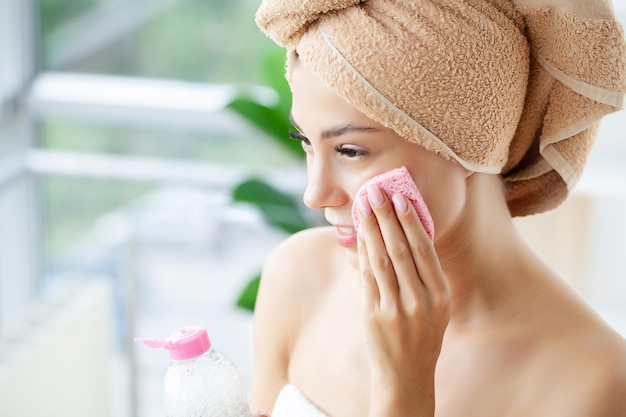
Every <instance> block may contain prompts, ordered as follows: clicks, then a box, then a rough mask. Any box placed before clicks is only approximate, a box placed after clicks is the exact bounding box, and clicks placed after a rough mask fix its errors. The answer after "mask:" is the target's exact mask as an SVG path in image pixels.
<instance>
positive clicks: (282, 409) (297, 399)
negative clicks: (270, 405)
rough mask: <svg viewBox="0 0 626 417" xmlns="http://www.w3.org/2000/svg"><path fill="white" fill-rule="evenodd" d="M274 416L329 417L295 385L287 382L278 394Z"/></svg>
mask: <svg viewBox="0 0 626 417" xmlns="http://www.w3.org/2000/svg"><path fill="white" fill-rule="evenodd" d="M272 417H328V416H327V415H326V414H324V413H322V412H321V411H320V410H319V409H318V408H317V407H316V406H315V405H314V404H313V403H311V401H309V399H308V398H307V397H306V396H305V395H304V394H303V393H302V391H300V390H299V389H298V388H297V387H296V386H295V385H292V384H287V385H285V386H284V387H283V389H282V390H281V391H280V393H279V394H278V398H277V399H276V403H275V404H274V411H273V412H272Z"/></svg>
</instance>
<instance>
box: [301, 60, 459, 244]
mask: <svg viewBox="0 0 626 417" xmlns="http://www.w3.org/2000/svg"><path fill="white" fill-rule="evenodd" d="M290 65H291V88H292V92H293V107H292V119H293V122H294V125H295V126H296V127H297V128H298V130H299V132H298V133H296V134H295V135H292V136H295V137H296V138H297V139H300V140H302V147H303V149H304V151H305V152H306V155H307V158H306V159H307V180H308V184H307V188H306V191H305V193H304V202H305V204H306V205H307V206H309V207H310V208H312V209H323V210H324V213H325V217H326V220H327V221H328V222H329V223H330V224H332V225H333V226H334V227H335V233H336V237H337V242H338V243H339V244H340V245H341V246H344V247H346V248H347V249H348V250H350V251H354V252H355V254H356V234H355V230H354V225H353V222H352V202H353V198H354V196H355V194H356V193H357V191H358V189H359V188H360V186H361V185H362V184H363V183H364V182H365V181H367V180H368V179H370V178H372V177H373V176H375V175H378V174H381V173H383V172H385V171H388V170H391V169H394V168H398V167H400V166H406V167H407V169H408V170H409V172H410V173H411V176H412V177H413V180H414V181H415V183H416V184H417V187H418V189H419V190H420V192H421V194H422V196H423V198H424V201H425V203H426V205H427V206H428V208H429V210H430V213H431V215H432V217H433V221H434V224H435V238H436V242H437V240H440V239H441V238H443V237H444V236H445V235H446V233H447V232H448V231H449V230H450V229H451V228H452V227H453V226H454V225H455V223H456V221H457V220H458V219H459V218H460V216H461V215H462V210H463V205H464V202H465V180H466V178H467V176H468V171H466V170H465V169H464V168H462V167H461V166H459V165H458V164H456V163H453V162H450V161H447V160H445V159H443V158H442V157H440V156H438V155H436V154H434V153H432V152H429V151H427V150H426V149H424V148H422V147H420V146H418V145H415V144H412V143H410V142H409V141H407V140H405V139H402V138H401V137H400V136H398V135H397V134H395V133H394V132H393V131H391V130H389V129H387V128H385V127H383V126H382V125H380V124H379V123H377V122H375V121H373V120H372V119H370V118H368V117H367V116H365V115H364V114H363V113H361V112H360V111H358V110H357V109H356V108H355V107H353V106H352V105H350V104H349V103H348V102H346V101H345V100H344V99H343V98H341V97H340V96H339V95H337V94H336V93H334V92H332V91H331V90H329V89H328V88H327V87H326V86H325V85H324V84H322V82H321V81H319V80H318V79H317V78H316V77H315V76H314V75H313V74H312V73H311V72H310V71H309V70H308V69H307V68H306V66H305V65H304V64H303V63H301V62H299V61H297V60H294V61H292V62H291V63H290Z"/></svg>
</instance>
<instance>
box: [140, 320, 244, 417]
mask: <svg viewBox="0 0 626 417" xmlns="http://www.w3.org/2000/svg"><path fill="white" fill-rule="evenodd" d="M135 340H137V341H139V342H142V343H144V344H145V345H146V346H149V347H153V348H164V349H167V350H168V351H169V354H170V358H171V359H172V361H171V363H170V366H169V368H168V369H167V371H166V372H165V378H164V381H163V403H164V406H165V415H166V416H167V417H252V413H251V412H250V407H249V405H248V399H247V395H246V391H245V388H244V385H243V381H242V379H241V374H240V373H239V370H238V369H237V367H236V366H235V364H234V363H233V362H232V361H231V360H230V359H229V358H228V357H227V356H225V355H224V354H223V353H221V352H220V351H218V350H216V349H215V348H213V347H211V341H210V340H209V335H208V333H207V331H206V329H205V328H202V327H197V326H188V327H183V328H181V329H178V330H176V331H175V332H174V333H172V334H171V335H170V336H169V337H168V338H167V339H166V340H165V341H160V340H156V339H155V340H144V339H135Z"/></svg>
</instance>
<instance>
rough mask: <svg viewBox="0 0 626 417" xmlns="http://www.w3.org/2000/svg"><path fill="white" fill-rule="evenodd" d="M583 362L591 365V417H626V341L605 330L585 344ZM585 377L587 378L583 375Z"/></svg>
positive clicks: (589, 399) (589, 414)
mask: <svg viewBox="0 0 626 417" xmlns="http://www.w3.org/2000/svg"><path fill="white" fill-rule="evenodd" d="M581 345H582V347H583V348H584V350H585V351H584V353H583V354H581V360H586V361H588V362H589V365H587V369H588V382H589V392H590V394H591V395H589V397H588V401H589V409H588V410H589V411H588V413H587V415H588V416H590V417H591V416H604V417H622V416H626V340H625V339H624V338H623V337H622V336H620V335H619V334H617V333H615V332H613V331H611V330H604V331H598V332H597V333H596V334H595V335H594V334H593V333H592V334H590V335H589V338H585V339H584V340H583V341H582V342H581ZM581 376H582V377H584V375H581Z"/></svg>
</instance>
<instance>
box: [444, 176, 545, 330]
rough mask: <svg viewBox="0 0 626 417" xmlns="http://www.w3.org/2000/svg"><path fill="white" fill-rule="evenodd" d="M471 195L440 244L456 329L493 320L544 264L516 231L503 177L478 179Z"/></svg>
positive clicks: (470, 183) (473, 179)
mask: <svg viewBox="0 0 626 417" xmlns="http://www.w3.org/2000/svg"><path fill="white" fill-rule="evenodd" d="M467 195H468V199H467V202H466V205H465V207H464V210H463V214H462V216H460V220H459V221H458V223H457V224H456V225H454V226H453V227H452V228H451V229H450V230H448V231H446V233H445V235H444V236H442V238H441V239H440V241H438V242H437V243H436V246H437V253H438V254H439V258H440V260H441V264H442V268H443V270H444V272H445V273H446V276H447V278H448V284H449V286H450V292H451V296H452V306H451V318H450V327H455V326H468V325H470V326H471V325H474V324H477V323H480V321H481V320H482V319H486V318H492V317H493V313H494V311H496V310H499V309H500V308H501V307H503V306H505V304H503V303H506V300H507V298H508V297H507V295H510V294H513V293H514V291H516V288H519V279H521V277H530V276H533V275H535V274H534V272H533V270H535V272H536V269H537V268H538V265H539V264H540V263H539V262H538V261H537V259H536V258H535V256H534V254H533V253H532V251H530V249H529V248H528V247H527V245H526V243H525V242H524V241H523V240H522V238H521V237H520V236H519V234H518V233H517V231H516V229H515V225H514V224H513V220H512V219H511V216H510V214H509V211H508V208H507V206H506V202H505V201H504V198H503V195H502V188H501V183H500V180H499V179H498V178H496V177H495V176H491V175H481V174H474V175H473V176H472V177H470V179H469V180H468V194H467Z"/></svg>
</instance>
